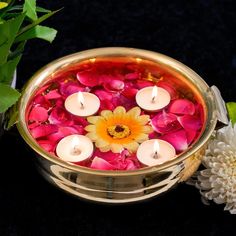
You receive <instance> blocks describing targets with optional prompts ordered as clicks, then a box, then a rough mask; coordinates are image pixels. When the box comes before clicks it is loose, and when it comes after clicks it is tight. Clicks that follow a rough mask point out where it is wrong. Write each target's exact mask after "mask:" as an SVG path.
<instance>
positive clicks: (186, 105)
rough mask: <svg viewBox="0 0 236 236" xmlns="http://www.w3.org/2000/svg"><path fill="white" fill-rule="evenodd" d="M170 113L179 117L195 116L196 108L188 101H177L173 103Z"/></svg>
mask: <svg viewBox="0 0 236 236" xmlns="http://www.w3.org/2000/svg"><path fill="white" fill-rule="evenodd" d="M169 112H171V113H174V114H179V115H193V114H194V112H195V106H194V104H193V103H192V102H191V101H189V100H187V99H176V100H174V101H172V102H171V104H170V106H169Z"/></svg>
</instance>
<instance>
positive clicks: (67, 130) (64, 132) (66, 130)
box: [47, 127, 78, 142]
mask: <svg viewBox="0 0 236 236" xmlns="http://www.w3.org/2000/svg"><path fill="white" fill-rule="evenodd" d="M72 134H78V130H77V129H76V128H74V127H59V128H58V131H57V132H55V133H53V134H50V135H48V136H47V138H48V140H50V141H53V142H58V141H59V140H61V139H62V138H64V137H66V136H68V135H72Z"/></svg>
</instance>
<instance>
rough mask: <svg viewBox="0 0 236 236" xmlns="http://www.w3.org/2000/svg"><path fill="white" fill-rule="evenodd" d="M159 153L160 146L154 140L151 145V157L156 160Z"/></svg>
mask: <svg viewBox="0 0 236 236" xmlns="http://www.w3.org/2000/svg"><path fill="white" fill-rule="evenodd" d="M159 152H160V144H159V142H158V141H157V140H155V142H154V145H153V153H154V155H153V157H154V158H157V157H158V153H159Z"/></svg>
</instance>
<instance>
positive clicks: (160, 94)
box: [136, 86, 170, 111]
mask: <svg viewBox="0 0 236 236" xmlns="http://www.w3.org/2000/svg"><path fill="white" fill-rule="evenodd" d="M136 102H137V104H138V105H139V106H140V107H141V108H143V109H144V110H146V111H158V110H160V109H162V108H164V107H166V106H167V105H168V104H169V103H170V94H169V93H168V92H167V91H166V90H165V89H163V88H160V87H157V86H149V87H145V88H143V89H141V90H139V91H138V92H137V94H136Z"/></svg>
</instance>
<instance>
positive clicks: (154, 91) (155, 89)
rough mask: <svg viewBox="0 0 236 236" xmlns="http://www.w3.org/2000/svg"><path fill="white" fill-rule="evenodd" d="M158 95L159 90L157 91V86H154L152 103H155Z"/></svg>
mask: <svg viewBox="0 0 236 236" xmlns="http://www.w3.org/2000/svg"><path fill="white" fill-rule="evenodd" d="M157 94H158V89H157V86H156V85H155V86H153V89H152V102H155V100H156V97H157Z"/></svg>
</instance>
